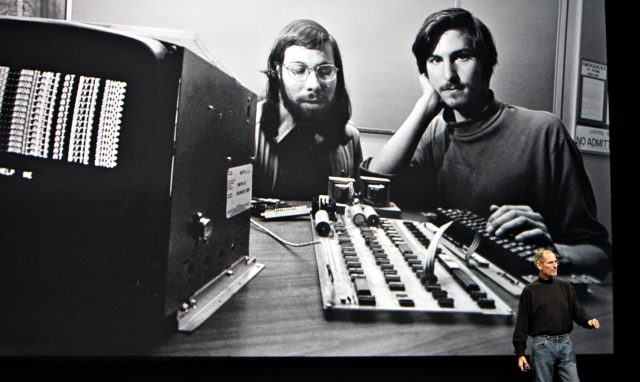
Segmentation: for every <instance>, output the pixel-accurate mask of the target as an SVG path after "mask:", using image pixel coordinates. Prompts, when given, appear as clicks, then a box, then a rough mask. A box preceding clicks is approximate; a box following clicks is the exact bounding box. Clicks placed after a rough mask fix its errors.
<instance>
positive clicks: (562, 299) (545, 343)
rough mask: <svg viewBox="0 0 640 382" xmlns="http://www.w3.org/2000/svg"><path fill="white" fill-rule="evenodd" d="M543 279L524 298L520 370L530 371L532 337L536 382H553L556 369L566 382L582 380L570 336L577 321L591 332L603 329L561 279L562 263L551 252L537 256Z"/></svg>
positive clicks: (517, 340)
mask: <svg viewBox="0 0 640 382" xmlns="http://www.w3.org/2000/svg"><path fill="white" fill-rule="evenodd" d="M534 261H535V264H536V267H537V268H538V271H539V278H538V279H537V280H536V281H534V282H532V283H531V284H529V285H527V286H526V287H525V288H524V290H523V291H522V294H521V295H520V304H519V305H518V319H517V321H516V327H515V329H514V331H513V346H514V347H515V353H516V355H517V356H518V367H519V368H520V370H522V371H525V370H529V368H530V366H529V363H528V362H527V358H526V357H525V355H524V353H525V349H526V347H527V337H528V336H532V337H533V342H532V346H531V347H532V349H531V361H532V363H533V370H534V373H535V376H536V381H551V380H552V378H553V369H554V367H558V375H559V376H560V379H562V380H563V381H578V380H579V379H578V370H577V368H576V355H575V353H574V351H573V344H572V343H571V338H569V333H571V330H573V322H574V321H575V322H576V323H577V324H578V325H580V326H582V327H585V328H587V329H591V328H595V329H600V323H599V322H598V320H597V319H595V318H589V316H587V313H586V312H585V310H584V308H583V307H582V305H580V303H579V302H578V300H576V292H575V290H574V289H573V286H572V285H571V283H569V282H567V281H564V280H561V279H557V278H556V276H557V275H558V260H557V259H556V256H555V254H554V253H553V252H552V251H550V250H542V251H540V252H538V253H537V254H536V255H535V258H534Z"/></svg>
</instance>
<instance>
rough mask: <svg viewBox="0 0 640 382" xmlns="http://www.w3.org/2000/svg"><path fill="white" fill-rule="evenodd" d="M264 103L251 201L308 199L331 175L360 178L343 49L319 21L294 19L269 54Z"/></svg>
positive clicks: (323, 189) (260, 108)
mask: <svg viewBox="0 0 640 382" xmlns="http://www.w3.org/2000/svg"><path fill="white" fill-rule="evenodd" d="M267 65H268V66H267V70H266V72H265V73H266V74H267V77H268V79H269V82H268V85H267V94H266V99H265V100H264V101H263V102H261V103H259V105H258V115H257V117H256V121H257V126H256V156H255V157H256V165H255V168H254V181H253V187H254V196H260V197H276V198H281V199H288V200H310V199H311V198H312V197H314V196H317V195H319V194H325V193H326V192H327V187H328V177H329V176H343V177H352V178H355V177H357V176H358V172H359V167H360V163H361V162H362V149H361V147H360V137H359V134H358V130H357V129H356V127H355V126H353V125H352V124H351V123H349V118H351V101H350V100H349V95H348V94H347V90H346V88H345V82H344V70H343V67H342V58H341V56H340V50H339V49H338V44H337V43H336V41H335V39H334V38H333V37H332V36H331V35H330V34H329V32H327V30H326V29H324V28H323V27H322V26H321V25H320V24H318V23H316V22H315V21H311V20H295V21H293V22H291V23H290V24H289V25H287V26H286V27H285V28H284V29H283V30H282V32H281V33H280V35H279V36H278V38H277V39H276V42H275V44H274V45H273V48H272V50H271V54H270V55H269V60H268V63H267Z"/></svg>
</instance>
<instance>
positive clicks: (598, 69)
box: [580, 60, 607, 80]
mask: <svg viewBox="0 0 640 382" xmlns="http://www.w3.org/2000/svg"><path fill="white" fill-rule="evenodd" d="M580 73H581V74H582V75H583V76H587V77H591V78H597V79H599V80H606V79H607V65H602V64H598V63H595V62H590V61H584V60H583V61H582V68H581V71H580Z"/></svg>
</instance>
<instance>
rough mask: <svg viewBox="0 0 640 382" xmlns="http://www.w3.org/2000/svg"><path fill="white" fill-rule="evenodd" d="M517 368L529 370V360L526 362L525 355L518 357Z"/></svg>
mask: <svg viewBox="0 0 640 382" xmlns="http://www.w3.org/2000/svg"><path fill="white" fill-rule="evenodd" d="M518 368H519V369H520V371H529V370H531V366H530V365H529V362H527V357H525V356H523V355H521V356H520V357H518Z"/></svg>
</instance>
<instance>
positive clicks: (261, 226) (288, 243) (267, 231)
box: [250, 219, 320, 247]
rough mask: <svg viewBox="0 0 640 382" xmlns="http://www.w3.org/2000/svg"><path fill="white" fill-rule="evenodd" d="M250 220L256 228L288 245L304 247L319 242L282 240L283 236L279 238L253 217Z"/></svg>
mask: <svg viewBox="0 0 640 382" xmlns="http://www.w3.org/2000/svg"><path fill="white" fill-rule="evenodd" d="M250 220H251V223H253V224H255V225H256V226H257V227H258V228H260V229H261V230H263V231H264V232H265V233H267V234H269V236H271V237H273V238H274V239H276V240H277V241H279V242H281V243H282V244H284V245H288V246H290V247H305V246H307V245H313V244H318V243H320V242H319V241H309V242H306V243H291V242H289V241H286V240H284V239H283V238H281V237H280V236H278V235H276V234H275V233H273V232H271V231H270V230H269V229H267V228H266V227H265V226H263V225H261V224H259V223H258V222H256V221H255V220H253V219H250Z"/></svg>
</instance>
